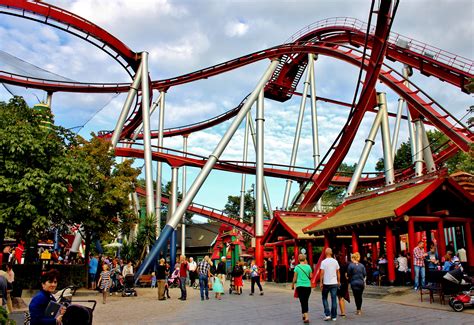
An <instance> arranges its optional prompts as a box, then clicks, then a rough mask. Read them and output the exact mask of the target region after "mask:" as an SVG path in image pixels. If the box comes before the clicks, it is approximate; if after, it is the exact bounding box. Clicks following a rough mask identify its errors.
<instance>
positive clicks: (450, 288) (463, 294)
mask: <svg viewBox="0 0 474 325" xmlns="http://www.w3.org/2000/svg"><path fill="white" fill-rule="evenodd" d="M443 290H444V292H445V294H450V295H451V298H449V305H450V306H451V308H453V309H454V311H457V312H461V311H463V310H464V307H467V306H474V281H473V279H472V278H470V277H468V276H465V275H464V274H463V272H462V269H461V268H456V269H454V270H452V271H449V272H448V273H446V275H445V276H444V277H443Z"/></svg>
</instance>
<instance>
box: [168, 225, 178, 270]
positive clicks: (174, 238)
mask: <svg viewBox="0 0 474 325" xmlns="http://www.w3.org/2000/svg"><path fill="white" fill-rule="evenodd" d="M177 243H178V234H177V232H176V230H175V231H173V233H172V234H171V238H170V266H171V270H174V266H175V264H176V244H177Z"/></svg>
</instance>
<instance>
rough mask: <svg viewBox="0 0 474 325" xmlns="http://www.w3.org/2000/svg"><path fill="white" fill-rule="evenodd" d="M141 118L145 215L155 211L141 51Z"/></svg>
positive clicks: (144, 63)
mask: <svg viewBox="0 0 474 325" xmlns="http://www.w3.org/2000/svg"><path fill="white" fill-rule="evenodd" d="M141 66H142V118H143V154H144V158H145V184H146V215H147V216H150V215H153V214H154V213H155V201H154V193H153V176H152V170H153V169H152V166H151V164H152V162H153V160H152V157H151V132H150V87H149V82H148V53H147V52H142V62H141Z"/></svg>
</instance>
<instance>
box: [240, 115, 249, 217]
mask: <svg viewBox="0 0 474 325" xmlns="http://www.w3.org/2000/svg"><path fill="white" fill-rule="evenodd" d="M249 119H250V116H249V114H247V117H246V119H245V133H244V151H243V154H242V161H247V155H248V148H249V126H250V121H249ZM246 177H247V175H246V174H244V173H242V181H241V185H240V210H239V218H240V222H244V216H245V182H246Z"/></svg>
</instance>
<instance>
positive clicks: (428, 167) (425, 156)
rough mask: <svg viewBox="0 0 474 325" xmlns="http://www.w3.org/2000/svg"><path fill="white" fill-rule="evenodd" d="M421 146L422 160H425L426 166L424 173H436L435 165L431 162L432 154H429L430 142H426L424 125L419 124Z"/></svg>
mask: <svg viewBox="0 0 474 325" xmlns="http://www.w3.org/2000/svg"><path fill="white" fill-rule="evenodd" d="M420 126H421V136H422V139H421V144H422V145H423V159H424V160H425V164H426V172H427V173H432V172H434V171H436V165H435V163H434V160H433V154H432V152H431V146H430V141H429V140H428V136H427V135H426V130H425V124H424V123H421V124H420Z"/></svg>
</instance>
